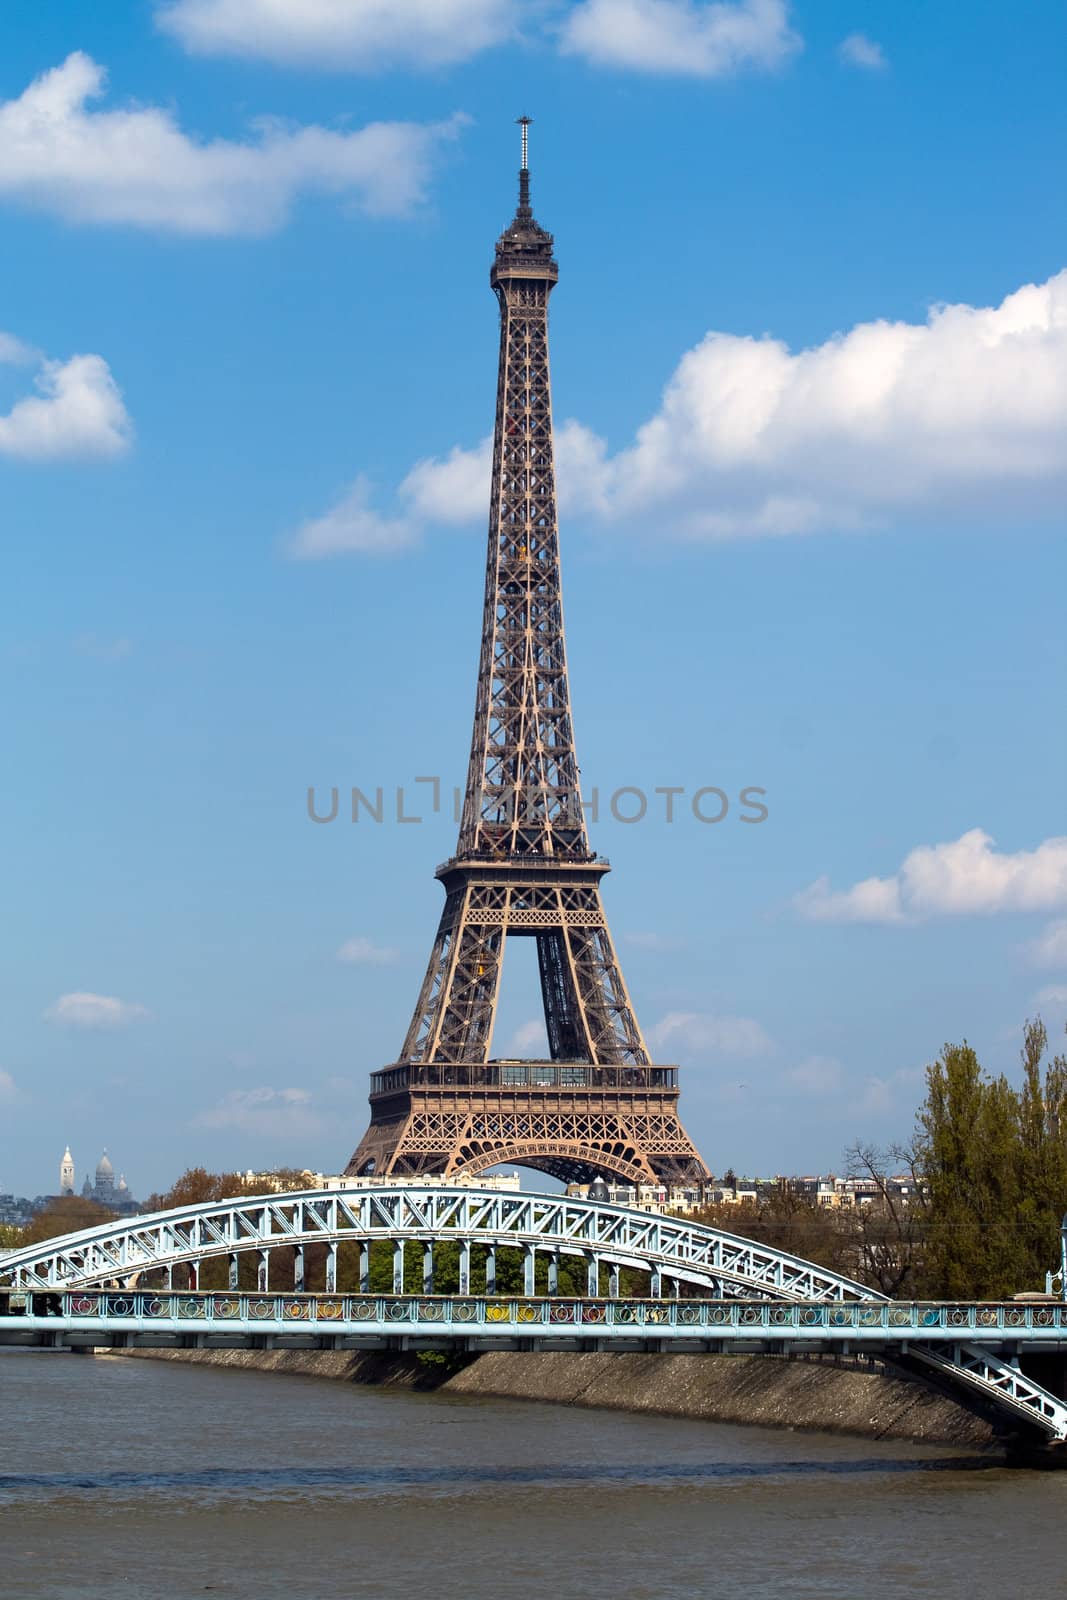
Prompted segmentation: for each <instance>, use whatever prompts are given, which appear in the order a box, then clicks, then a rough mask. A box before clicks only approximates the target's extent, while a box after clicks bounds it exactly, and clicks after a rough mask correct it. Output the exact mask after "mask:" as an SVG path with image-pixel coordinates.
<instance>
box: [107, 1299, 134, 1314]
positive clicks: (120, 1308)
mask: <svg viewBox="0 0 1067 1600" xmlns="http://www.w3.org/2000/svg"><path fill="white" fill-rule="evenodd" d="M136 1310H137V1305H136V1302H135V1301H134V1298H133V1296H132V1295H129V1294H109V1295H108V1297H107V1314H108V1316H109V1317H132V1316H133V1315H134V1314H135V1313H136Z"/></svg>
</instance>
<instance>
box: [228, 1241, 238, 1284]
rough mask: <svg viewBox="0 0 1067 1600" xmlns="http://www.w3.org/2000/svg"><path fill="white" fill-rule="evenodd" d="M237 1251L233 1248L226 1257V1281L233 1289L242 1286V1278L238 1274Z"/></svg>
mask: <svg viewBox="0 0 1067 1600" xmlns="http://www.w3.org/2000/svg"><path fill="white" fill-rule="evenodd" d="M237 1261H238V1256H237V1251H236V1250H231V1251H230V1253H229V1255H228V1256H227V1257H226V1282H227V1284H228V1285H229V1287H230V1288H231V1289H238V1288H240V1279H239V1278H238V1276H237Z"/></svg>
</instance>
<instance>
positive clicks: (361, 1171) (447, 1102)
mask: <svg viewBox="0 0 1067 1600" xmlns="http://www.w3.org/2000/svg"><path fill="white" fill-rule="evenodd" d="M520 120H521V122H522V168H521V170H520V173H519V204H518V209H517V211H516V213H515V217H514V219H513V221H512V222H511V223H510V224H509V225H508V227H507V228H505V230H504V232H503V233H502V234H501V236H500V238H499V239H498V241H497V245H496V259H495V260H494V262H493V265H492V268H491V271H490V274H489V281H490V284H491V286H492V288H493V290H494V292H495V294H496V297H497V301H498V302H499V306H500V362H499V369H498V378H497V399H496V427H495V433H494V443H493V472H492V488H491V502H490V516H489V553H488V562H487V567H486V580H485V610H484V615H483V622H482V645H481V656H480V661H479V668H478V689H477V697H476V701H475V711H474V733H473V737H472V740H471V751H470V762H469V766H468V770H467V784H466V790H465V799H464V805H463V812H462V819H461V823H460V830H459V839H458V841H457V844H456V853H455V855H454V856H453V857H452V858H451V859H450V860H448V861H446V862H445V863H444V864H443V865H442V866H440V867H438V869H437V874H436V875H437V877H438V878H439V879H440V881H441V883H442V885H443V887H444V891H445V905H444V910H443V912H442V914H441V921H440V924H439V925H438V929H437V937H436V939H435V940H434V945H433V950H432V951H431V954H430V960H429V964H428V966H427V969H426V976H425V978H424V979H423V983H422V988H421V990H420V992H419V998H418V1003H417V1004H416V1007H415V1012H414V1015H413V1017H412V1019H411V1025H410V1027H409V1028H408V1032H407V1037H406V1038H405V1040H404V1046H403V1049H402V1051H401V1053H400V1057H399V1059H398V1061H396V1062H395V1063H394V1064H392V1065H391V1066H388V1067H385V1068H383V1069H382V1071H380V1072H375V1073H372V1075H371V1094H370V1107H371V1122H370V1127H369V1128H368V1129H367V1132H366V1133H365V1134H364V1136H363V1138H362V1139H361V1140H360V1143H359V1147H358V1148H357V1150H356V1152H355V1154H354V1155H353V1157H352V1159H351V1161H350V1162H349V1164H348V1168H347V1172H348V1174H349V1175H357V1174H358V1175H369V1174H374V1175H375V1176H380V1177H387V1176H396V1175H412V1176H416V1175H425V1174H431V1173H437V1174H443V1175H451V1174H454V1173H457V1172H460V1171H464V1172H468V1173H471V1174H474V1173H478V1172H484V1171H485V1170H486V1169H487V1168H489V1167H492V1166H496V1165H498V1164H499V1163H502V1162H517V1163H519V1164H521V1165H524V1166H532V1167H536V1168H539V1169H540V1170H541V1171H544V1172H548V1173H551V1174H552V1175H553V1176H554V1177H557V1178H562V1179H564V1180H566V1181H578V1182H588V1181H590V1180H591V1179H592V1178H594V1177H596V1176H611V1177H613V1178H615V1179H621V1180H623V1181H625V1182H629V1183H650V1182H655V1181H657V1180H659V1181H666V1182H669V1183H674V1182H684V1181H692V1180H701V1179H705V1178H707V1176H708V1172H707V1168H706V1167H705V1165H704V1163H703V1161H702V1160H701V1158H700V1156H699V1154H698V1153H697V1150H696V1148H695V1146H694V1145H693V1143H692V1141H691V1140H690V1138H689V1136H688V1135H687V1134H686V1132H685V1129H684V1128H683V1127H682V1124H681V1122H680V1120H679V1117H678V1092H679V1090H678V1068H677V1067H676V1066H661V1065H657V1064H655V1063H653V1061H652V1059H651V1057H650V1055H649V1052H648V1047H647V1045H646V1043H645V1039H644V1035H643V1034H642V1032H641V1028H640V1025H639V1024H638V1021H637V1016H636V1014H635V1012H634V1008H633V1005H632V1003H631V1000H630V995H629V992H628V990H627V987H626V983H625V980H624V978H623V975H622V969H621V967H620V965H619V961H618V958H617V956H616V953H615V946H614V943H613V941H612V937H611V933H610V930H609V928H608V921H607V917H606V915H605V913H604V907H603V902H602V900H601V894H600V884H601V880H602V878H603V877H604V874H605V873H606V872H607V871H608V870H609V867H608V863H607V861H605V860H604V858H603V857H601V856H597V855H595V854H594V852H593V851H592V850H591V849H590V846H589V839H588V835H587V830H586V823H585V812H584V810H583V807H582V801H581V792H580V788H579V781H578V770H579V769H578V764H577V760H576V756H575V748H574V731H573V727H572V723H571V708H570V692H569V688H568V683H567V653H566V641H565V637H564V630H563V602H562V591H561V584H560V563H559V529H558V524H557V519H556V487H555V472H554V466H553V441H552V403H551V394H550V386H549V366H548V297H549V295H550V293H551V291H552V289H553V287H554V285H555V283H556V281H557V279H558V276H559V269H558V267H557V265H556V261H555V258H554V255H553V239H552V235H551V234H550V233H546V231H545V230H544V229H543V228H542V227H540V225H539V224H538V223H537V222H536V221H535V220H534V215H533V212H532V210H531V208H530V173H529V166H528V161H527V119H525V118H522V119H520ZM513 937H519V938H531V939H534V940H535V941H536V944H537V961H538V969H539V973H540V979H541V995H542V1000H543V1003H544V1013H545V1026H546V1031H547V1035H548V1046H549V1052H550V1059H548V1060H545V1061H529V1060H497V1059H491V1058H490V1055H489V1051H490V1048H491V1042H492V1036H493V1023H494V1019H495V1016H496V1005H497V996H498V993H499V988H500V977H501V970H502V964H503V959H504V951H505V946H506V943H507V940H508V939H509V938H513Z"/></svg>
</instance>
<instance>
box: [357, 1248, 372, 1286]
mask: <svg viewBox="0 0 1067 1600" xmlns="http://www.w3.org/2000/svg"><path fill="white" fill-rule="evenodd" d="M359 1292H360V1294H370V1243H369V1241H368V1240H366V1239H363V1240H361V1241H360V1246H359Z"/></svg>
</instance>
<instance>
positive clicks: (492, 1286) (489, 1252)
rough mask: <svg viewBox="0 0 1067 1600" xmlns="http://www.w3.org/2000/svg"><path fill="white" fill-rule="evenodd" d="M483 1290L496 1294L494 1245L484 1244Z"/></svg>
mask: <svg viewBox="0 0 1067 1600" xmlns="http://www.w3.org/2000/svg"><path fill="white" fill-rule="evenodd" d="M485 1292H486V1294H496V1245H495V1244H491V1245H487V1246H486V1251H485Z"/></svg>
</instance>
